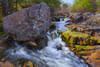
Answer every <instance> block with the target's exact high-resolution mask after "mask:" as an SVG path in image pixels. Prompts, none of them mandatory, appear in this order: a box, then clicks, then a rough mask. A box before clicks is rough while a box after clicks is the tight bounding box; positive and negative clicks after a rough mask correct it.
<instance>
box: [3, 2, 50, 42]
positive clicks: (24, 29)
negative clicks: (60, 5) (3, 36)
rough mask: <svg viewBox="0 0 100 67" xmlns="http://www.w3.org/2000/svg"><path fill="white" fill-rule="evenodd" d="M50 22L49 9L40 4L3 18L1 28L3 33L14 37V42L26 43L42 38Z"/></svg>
mask: <svg viewBox="0 0 100 67" xmlns="http://www.w3.org/2000/svg"><path fill="white" fill-rule="evenodd" d="M50 22H51V16H50V8H49V7H48V6H47V5H46V4H45V3H43V2H42V3H40V4H37V5H34V6H32V7H29V8H25V9H23V10H21V11H19V12H16V13H13V14H12V15H8V16H6V17H4V19H3V28H4V31H5V32H8V33H11V34H13V35H15V37H13V38H14V39H15V40H18V41H28V40H32V39H34V38H37V37H44V36H45V35H46V32H47V31H48V30H49V25H50Z"/></svg>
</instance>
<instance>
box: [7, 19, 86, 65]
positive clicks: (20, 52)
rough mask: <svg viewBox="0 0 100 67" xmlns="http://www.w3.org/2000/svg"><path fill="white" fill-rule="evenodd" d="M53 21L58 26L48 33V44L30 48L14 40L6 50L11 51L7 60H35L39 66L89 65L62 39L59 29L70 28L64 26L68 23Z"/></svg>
mask: <svg viewBox="0 0 100 67" xmlns="http://www.w3.org/2000/svg"><path fill="white" fill-rule="evenodd" d="M53 23H54V24H55V25H56V26H57V28H56V30H54V31H52V32H51V33H50V32H48V33H47V37H48V46H46V47H45V48H43V49H41V50H29V49H28V48H27V47H25V46H23V45H19V44H18V43H17V42H14V45H15V46H14V47H12V48H10V49H8V50H7V51H6V52H8V53H9V55H8V56H7V57H6V58H7V60H11V61H12V62H13V61H15V60H17V59H20V58H23V59H28V60H32V61H35V62H36V63H37V64H38V65H39V67H88V65H86V64H85V63H84V61H83V60H81V59H79V58H78V57H77V56H76V55H74V53H73V52H71V51H70V50H69V48H68V47H65V45H66V43H65V42H63V41H62V38H61V34H58V33H57V31H58V30H60V31H65V29H68V28H67V27H65V26H64V25H65V24H67V23H65V22H64V21H60V22H53ZM57 47H61V50H58V49H57Z"/></svg>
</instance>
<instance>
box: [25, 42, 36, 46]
mask: <svg viewBox="0 0 100 67" xmlns="http://www.w3.org/2000/svg"><path fill="white" fill-rule="evenodd" d="M24 44H26V45H27V46H32V47H37V44H36V43H35V42H32V41H29V42H25V43H24Z"/></svg>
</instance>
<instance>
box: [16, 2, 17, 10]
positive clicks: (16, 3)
mask: <svg viewBox="0 0 100 67" xmlns="http://www.w3.org/2000/svg"><path fill="white" fill-rule="evenodd" d="M16 12H17V0H16Z"/></svg>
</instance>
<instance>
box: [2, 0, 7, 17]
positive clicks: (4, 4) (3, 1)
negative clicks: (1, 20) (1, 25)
mask: <svg viewBox="0 0 100 67" xmlns="http://www.w3.org/2000/svg"><path fill="white" fill-rule="evenodd" d="M7 2H8V0H1V4H2V14H3V15H7V13H8V9H7V5H8V4H7Z"/></svg>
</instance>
